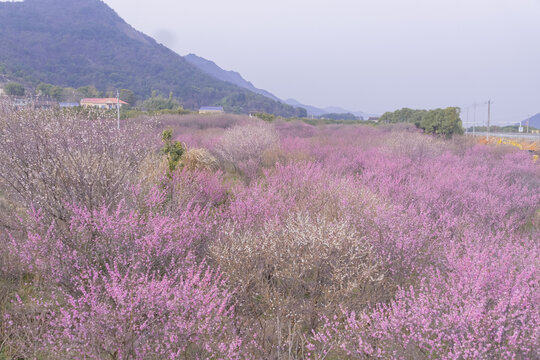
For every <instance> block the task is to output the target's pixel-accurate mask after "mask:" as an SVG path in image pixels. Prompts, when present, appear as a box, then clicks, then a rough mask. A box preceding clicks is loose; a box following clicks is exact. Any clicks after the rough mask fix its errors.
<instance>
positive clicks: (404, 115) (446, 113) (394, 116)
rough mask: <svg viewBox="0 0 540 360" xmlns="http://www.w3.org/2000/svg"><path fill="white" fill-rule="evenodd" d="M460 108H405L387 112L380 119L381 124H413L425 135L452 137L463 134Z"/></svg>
mask: <svg viewBox="0 0 540 360" xmlns="http://www.w3.org/2000/svg"><path fill="white" fill-rule="evenodd" d="M460 112H461V109H460V108H459V107H447V108H446V109H434V110H413V109H409V108H403V109H401V110H397V111H394V112H386V113H384V114H383V115H382V116H381V118H380V119H379V122H380V123H387V124H395V123H402V122H405V123H411V124H414V125H415V126H416V127H417V128H419V129H422V130H424V132H425V133H428V134H435V135H442V136H446V137H451V136H452V135H454V134H463V127H462V123H461V118H460Z"/></svg>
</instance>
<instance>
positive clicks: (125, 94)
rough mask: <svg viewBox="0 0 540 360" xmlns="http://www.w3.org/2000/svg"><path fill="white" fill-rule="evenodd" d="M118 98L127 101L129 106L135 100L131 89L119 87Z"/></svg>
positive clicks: (133, 103)
mask: <svg viewBox="0 0 540 360" xmlns="http://www.w3.org/2000/svg"><path fill="white" fill-rule="evenodd" d="M120 100H122V101H125V102H127V103H128V104H129V105H130V106H133V105H135V103H136V102H137V97H136V96H135V94H134V93H133V91H131V90H129V89H121V90H120Z"/></svg>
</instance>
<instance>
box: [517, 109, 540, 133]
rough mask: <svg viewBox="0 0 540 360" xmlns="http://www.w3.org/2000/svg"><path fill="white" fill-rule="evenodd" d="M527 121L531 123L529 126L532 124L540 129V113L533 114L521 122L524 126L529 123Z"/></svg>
mask: <svg viewBox="0 0 540 360" xmlns="http://www.w3.org/2000/svg"><path fill="white" fill-rule="evenodd" d="M527 121H528V123H529V126H532V127H534V128H536V129H540V113H538V114H536V115H533V116H531V117H530V118H528V119H526V120H524V121H522V122H521V124H522V125H523V126H526V125H527Z"/></svg>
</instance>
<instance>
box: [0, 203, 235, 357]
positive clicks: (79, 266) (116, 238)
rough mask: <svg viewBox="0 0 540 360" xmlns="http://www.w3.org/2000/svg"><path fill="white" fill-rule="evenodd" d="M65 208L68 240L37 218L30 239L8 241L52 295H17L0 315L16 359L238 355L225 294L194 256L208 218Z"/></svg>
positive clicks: (220, 281) (228, 296) (120, 209)
mask: <svg viewBox="0 0 540 360" xmlns="http://www.w3.org/2000/svg"><path fill="white" fill-rule="evenodd" d="M71 210H72V212H73V214H72V216H71V223H70V231H69V234H65V235H63V234H61V233H58V232H56V231H55V227H54V226H51V227H49V226H47V225H46V223H43V219H42V218H41V216H40V214H39V212H35V213H33V214H31V215H32V216H31V217H32V218H33V219H34V220H35V222H36V223H35V226H34V227H32V229H31V230H30V231H29V233H28V236H27V237H26V238H22V239H19V240H16V239H13V240H12V244H11V249H12V251H13V254H16V255H18V256H19V258H20V261H21V262H22V264H23V265H24V266H25V269H26V271H29V272H32V273H34V274H37V275H39V278H40V281H39V282H36V283H35V286H37V287H43V289H47V290H48V291H43V292H39V293H37V294H36V296H33V297H31V298H29V299H26V301H24V302H23V301H22V300H21V299H20V298H18V300H17V301H15V304H14V306H13V307H12V309H11V311H10V312H8V314H7V315H6V316H5V317H4V319H5V320H7V321H8V322H9V328H10V330H11V331H12V333H14V334H19V335H20V336H16V337H14V338H13V339H12V340H11V341H10V345H11V347H12V348H13V349H15V350H16V351H15V352H16V353H17V354H20V355H21V356H26V355H32V354H33V353H34V354H35V353H41V354H45V355H44V356H47V357H48V356H50V355H52V354H54V357H63V358H81V357H86V358H91V359H106V358H110V359H150V358H156V357H158V358H184V359H191V358H231V359H237V358H240V357H241V356H240V354H241V352H240V350H241V348H242V346H243V341H242V338H241V337H240V336H239V335H238V334H239V332H238V331H237V329H236V328H235V326H234V314H233V308H232V302H231V294H230V293H229V292H228V291H227V290H225V284H224V280H223V279H222V278H221V276H220V275H219V274H218V273H217V272H216V271H214V270H211V269H209V268H208V267H207V266H206V265H205V264H204V263H201V264H199V265H198V264H197V263H195V262H194V258H193V256H191V255H190V249H191V248H192V244H193V243H194V242H196V241H197V239H198V238H200V237H201V236H203V234H204V231H205V227H204V226H201V221H202V220H203V219H205V218H206V216H207V213H205V212H204V211H201V210H200V209H195V208H194V209H192V210H189V211H185V212H184V213H183V214H177V216H176V217H175V218H170V217H166V216H161V215H158V214H155V213H153V212H151V213H149V214H147V215H146V216H140V215H139V214H138V213H137V212H134V211H129V210H127V209H125V208H123V207H122V206H120V207H118V208H117V209H116V210H115V211H113V212H111V211H108V210H107V209H105V208H102V209H100V210H95V211H89V210H87V209H86V208H81V207H77V206H74V207H72V209H71ZM178 215H179V216H178ZM31 319H33V320H31ZM36 331H37V333H36ZM38 333H39V334H41V335H40V336H39V337H37V336H36V337H34V338H32V335H37V334H38ZM29 340H30V341H31V342H28V341H29ZM47 354H48V355H47Z"/></svg>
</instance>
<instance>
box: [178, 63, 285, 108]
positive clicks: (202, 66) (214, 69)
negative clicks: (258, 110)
mask: <svg viewBox="0 0 540 360" xmlns="http://www.w3.org/2000/svg"><path fill="white" fill-rule="evenodd" d="M184 59H186V60H187V61H188V62H189V63H191V64H192V65H195V66H196V67H197V68H198V69H199V70H201V71H202V72H204V73H206V74H208V75H212V76H213V77H215V78H216V79H219V80H222V81H226V82H228V83H231V84H234V85H237V86H240V87H243V88H245V89H248V90H249V91H252V92H254V93H256V94H260V95H263V96H266V97H268V98H270V99H273V100H275V101H280V102H281V100H280V99H279V98H278V97H277V96H274V95H273V94H271V93H269V92H268V91H266V90H263V89H258V88H256V87H255V86H253V84H252V83H250V82H249V81H247V80H245V79H244V78H243V77H242V75H240V74H239V73H237V72H236V71H230V70H223V69H222V68H220V67H219V66H217V65H216V63H214V62H213V61H210V60H206V59H205V58H202V57H200V56H197V55H195V54H188V55H186V56H184Z"/></svg>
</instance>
